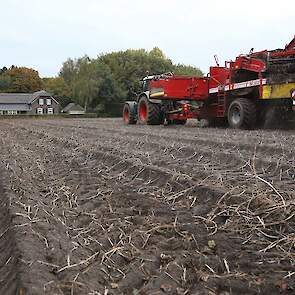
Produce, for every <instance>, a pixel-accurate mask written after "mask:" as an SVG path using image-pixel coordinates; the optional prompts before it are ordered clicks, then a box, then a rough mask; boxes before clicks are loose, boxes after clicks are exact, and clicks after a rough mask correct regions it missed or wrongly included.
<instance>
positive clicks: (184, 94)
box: [123, 38, 295, 128]
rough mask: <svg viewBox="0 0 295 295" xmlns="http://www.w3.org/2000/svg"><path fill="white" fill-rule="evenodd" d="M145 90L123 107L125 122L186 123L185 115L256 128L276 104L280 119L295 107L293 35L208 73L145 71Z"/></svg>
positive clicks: (294, 42) (152, 123) (237, 126)
mask: <svg viewBox="0 0 295 295" xmlns="http://www.w3.org/2000/svg"><path fill="white" fill-rule="evenodd" d="M142 84H143V91H142V93H141V94H140V95H138V97H137V98H136V100H135V101H127V102H126V103H125V105H124V109H123V119H124V122H125V123H126V124H135V123H137V122H139V123H141V124H149V125H158V124H163V123H164V122H166V123H168V124H185V122H186V120H187V119H190V118H197V119H206V120H207V121H208V122H209V123H214V124H216V123H218V122H228V123H229V125H230V126H231V127H233V128H254V127H255V126H256V125H257V123H258V122H259V121H264V120H265V119H266V117H267V116H266V114H267V112H268V111H269V110H271V111H273V110H275V112H276V114H277V116H278V117H279V118H280V119H282V118H283V117H288V116H289V115H290V114H291V113H292V110H295V38H294V39H293V40H292V41H291V42H290V43H289V44H288V45H286V47H285V48H284V49H277V50H271V51H269V50H264V51H260V52H253V50H251V51H250V53H249V54H247V55H240V56H238V57H237V58H236V59H235V61H228V62H225V65H224V66H223V67H222V66H219V65H218V64H217V66H213V67H210V70H209V73H208V75H207V76H206V77H185V76H176V75H174V74H173V73H166V74H161V75H154V76H148V77H145V78H144V79H143V80H142Z"/></svg>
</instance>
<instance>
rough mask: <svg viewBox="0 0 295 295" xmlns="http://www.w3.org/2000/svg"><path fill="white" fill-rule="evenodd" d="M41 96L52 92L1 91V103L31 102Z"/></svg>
mask: <svg viewBox="0 0 295 295" xmlns="http://www.w3.org/2000/svg"><path fill="white" fill-rule="evenodd" d="M41 96H50V97H51V94H50V93H48V92H46V91H44V90H41V91H37V92H34V93H0V104H3V103H8V104H10V103H17V104H29V103H32V102H33V101H34V100H35V99H36V98H38V97H41Z"/></svg>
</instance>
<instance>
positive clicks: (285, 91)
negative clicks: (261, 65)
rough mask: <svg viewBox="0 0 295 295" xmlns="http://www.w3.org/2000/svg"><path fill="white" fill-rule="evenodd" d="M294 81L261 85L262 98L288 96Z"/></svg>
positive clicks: (294, 84)
mask: <svg viewBox="0 0 295 295" xmlns="http://www.w3.org/2000/svg"><path fill="white" fill-rule="evenodd" d="M294 88H295V83H285V84H273V85H264V86H262V99H276V98H290V97H291V93H290V91H291V90H292V89H294Z"/></svg>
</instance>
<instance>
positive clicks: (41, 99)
mask: <svg viewBox="0 0 295 295" xmlns="http://www.w3.org/2000/svg"><path fill="white" fill-rule="evenodd" d="M39 105H40V106H43V105H44V98H39Z"/></svg>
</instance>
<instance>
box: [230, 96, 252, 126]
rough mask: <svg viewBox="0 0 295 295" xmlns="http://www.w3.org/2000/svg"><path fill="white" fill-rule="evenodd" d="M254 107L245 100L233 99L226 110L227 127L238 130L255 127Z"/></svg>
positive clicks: (249, 101) (250, 102)
mask: <svg viewBox="0 0 295 295" xmlns="http://www.w3.org/2000/svg"><path fill="white" fill-rule="evenodd" d="M256 113H257V110H256V106H255V104H254V103H253V102H252V101H251V100H249V99H247V98H237V99H235V100H234V101H233V102H232V103H231V104H230V106H229V108H228V113H227V120H228V123H229V126H230V127H232V128H236V129H237V128H239V129H252V128H254V126H255V125H256Z"/></svg>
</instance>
